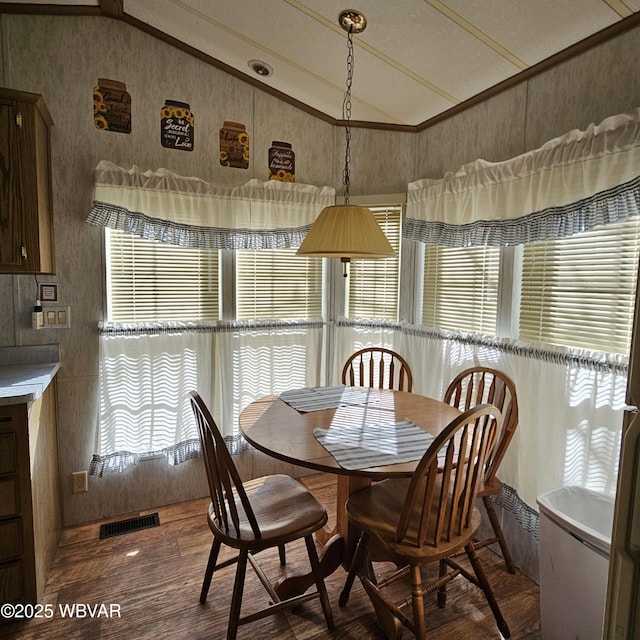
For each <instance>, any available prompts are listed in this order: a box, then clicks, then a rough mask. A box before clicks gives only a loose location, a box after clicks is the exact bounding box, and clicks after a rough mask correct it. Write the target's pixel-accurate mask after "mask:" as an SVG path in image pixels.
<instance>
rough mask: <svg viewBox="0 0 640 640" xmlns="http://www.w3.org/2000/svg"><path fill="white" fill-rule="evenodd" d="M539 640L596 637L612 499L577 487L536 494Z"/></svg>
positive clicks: (601, 616) (596, 639)
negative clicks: (538, 540)
mask: <svg viewBox="0 0 640 640" xmlns="http://www.w3.org/2000/svg"><path fill="white" fill-rule="evenodd" d="M538 506H539V508H540V625H541V638H542V640H601V639H602V628H603V622H604V612H605V601H606V593H607V576H608V572H609V549H610V544H611V526H612V522H613V507H614V498H613V497H612V496H609V495H606V494H603V493H599V492H595V491H590V490H589V489H584V488H582V487H562V488H560V489H554V490H552V491H548V492H547V493H544V494H542V495H541V496H540V497H539V498H538Z"/></svg>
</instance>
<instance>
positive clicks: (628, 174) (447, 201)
mask: <svg viewBox="0 0 640 640" xmlns="http://www.w3.org/2000/svg"><path fill="white" fill-rule="evenodd" d="M639 176H640V108H638V109H634V110H632V111H630V112H628V113H625V114H621V115H617V116H612V117H610V118H607V119H606V120H603V121H602V123H600V124H599V125H594V124H592V125H590V126H589V127H588V128H587V129H585V130H584V131H580V130H577V129H576V130H574V131H571V132H569V133H567V134H566V135H564V136H561V137H558V138H555V139H553V140H550V141H549V142H547V143H546V144H544V145H543V146H542V147H540V148H539V149H536V150H533V151H530V152H528V153H525V154H522V155H520V156H517V157H515V158H512V159H510V160H507V161H504V162H497V163H491V162H487V161H486V160H476V161H475V162H472V163H470V164H467V165H464V166H463V167H462V168H461V169H460V170H459V171H458V172H456V173H448V174H447V175H445V177H444V178H443V179H441V180H432V179H424V180H419V181H417V182H413V183H410V184H409V186H408V193H407V215H406V224H405V231H404V235H405V237H407V238H411V239H414V240H420V241H422V242H434V239H437V241H438V242H439V243H440V244H446V245H449V246H470V245H471V244H494V245H498V244H515V243H519V242H523V241H526V242H530V241H532V240H543V239H548V238H550V237H559V234H564V235H571V234H573V233H577V232H580V231H585V230H587V229H588V228H590V227H589V225H596V224H602V223H605V224H606V223H608V222H618V221H620V220H621V219H624V218H625V217H628V216H629V215H633V213H632V212H633V211H634V208H633V206H632V204H631V203H630V202H628V200H629V199H631V200H635V201H636V203H637V200H638V197H639V196H638V191H639V189H640V187H639V183H638V180H637V178H638V177H639ZM620 185H626V186H623V187H621V186H620ZM517 226H525V227H528V228H527V229H526V230H524V231H523V230H520V231H518V232H516V230H515V229H516V227H517ZM456 227H458V228H459V229H458V231H455V228H456ZM460 229H462V231H460Z"/></svg>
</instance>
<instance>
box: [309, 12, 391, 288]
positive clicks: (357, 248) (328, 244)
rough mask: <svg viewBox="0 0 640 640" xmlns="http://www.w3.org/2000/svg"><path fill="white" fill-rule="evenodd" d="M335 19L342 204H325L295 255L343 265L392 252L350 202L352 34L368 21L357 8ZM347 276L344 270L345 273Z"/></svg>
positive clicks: (371, 218) (362, 210)
mask: <svg viewBox="0 0 640 640" xmlns="http://www.w3.org/2000/svg"><path fill="white" fill-rule="evenodd" d="M338 22H339V24H340V26H341V27H342V28H343V29H344V30H345V31H346V32H347V34H348V35H347V89H346V92H345V96H344V101H343V103H342V117H343V119H344V120H346V125H345V137H346V149H345V155H344V171H343V174H342V184H343V185H344V204H343V205H334V206H331V207H325V208H324V209H323V210H322V211H321V212H320V215H319V216H318V218H317V219H316V221H315V222H314V223H313V226H312V227H311V229H310V230H309V233H307V236H306V237H305V239H304V241H303V242H302V244H301V245H300V248H299V249H298V251H297V255H299V256H306V257H313V258H340V260H341V261H342V262H343V263H344V264H345V265H346V263H348V262H350V261H351V260H352V259H354V258H366V259H371V258H389V257H393V256H395V252H394V250H393V247H392V246H391V244H389V241H388V240H387V237H386V236H385V235H384V233H383V231H382V229H381V228H380V225H379V224H378V223H377V222H376V219H375V218H374V216H373V213H371V210H370V209H367V208H366V207H359V206H354V205H352V204H350V203H349V187H350V177H351V176H350V170H349V159H350V157H351V125H350V121H351V84H352V82H353V37H352V36H353V34H354V33H361V32H362V31H364V29H365V28H366V26H367V20H366V18H365V17H364V15H362V14H361V13H360V12H358V11H354V10H353V9H347V10H345V11H343V12H342V13H341V14H340V16H339V18H338ZM344 275H345V276H346V275H347V273H346V270H345V272H344Z"/></svg>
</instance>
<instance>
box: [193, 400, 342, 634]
mask: <svg viewBox="0 0 640 640" xmlns="http://www.w3.org/2000/svg"><path fill="white" fill-rule="evenodd" d="M191 406H192V408H193V412H194V414H195V417H196V423H197V425H198V432H199V435H200V443H201V445H202V454H203V457H204V462H205V467H206V472H207V480H208V482H209V491H210V493H211V504H210V505H209V510H208V522H209V528H210V529H211V532H212V533H213V543H212V545H211V552H210V554H209V561H208V563H207V568H206V571H205V575H204V581H203V583H202V591H201V593H200V602H202V603H204V602H205V600H206V598H207V594H208V592H209V587H210V585H211V579H212V578H213V574H214V572H215V571H217V570H218V569H222V568H223V567H227V566H229V565H231V564H233V563H236V562H237V565H238V566H237V568H236V576H235V582H234V586H233V596H232V598H231V608H230V611H229V623H228V626H227V640H234V639H235V637H236V634H237V631H238V627H239V626H240V625H243V624H247V623H249V622H254V621H256V620H260V619H261V618H264V617H266V616H269V615H272V614H274V613H277V612H279V611H282V610H283V609H285V608H291V607H293V606H296V605H299V604H301V603H303V602H306V601H308V600H311V599H313V598H319V599H320V603H321V605H322V611H323V613H324V618H325V621H326V623H327V627H328V628H329V629H333V628H334V623H333V616H332V613H331V606H330V604H329V597H328V595H327V590H326V587H325V584H324V580H323V578H322V575H321V571H320V564H319V560H318V554H317V551H316V547H315V544H314V541H313V533H314V532H315V531H317V530H318V529H320V528H322V527H323V526H324V525H325V523H326V522H327V512H326V510H325V508H324V507H323V506H322V505H321V504H320V503H319V502H318V501H317V500H316V499H315V497H314V496H313V495H312V494H311V493H310V492H309V491H308V490H307V489H306V488H305V487H304V486H303V485H302V484H301V483H300V482H298V481H297V480H295V479H294V478H291V477H290V476H287V475H272V476H265V477H262V478H256V479H255V480H250V481H248V482H245V483H243V482H242V481H241V479H240V476H239V475H238V471H237V469H236V467H235V465H234V463H233V460H232V458H231V454H230V453H229V451H228V449H227V447H226V444H225V442H224V439H223V437H222V434H221V433H220V431H219V430H218V427H217V425H216V423H215V422H214V420H213V418H212V416H211V413H210V412H209V409H208V408H207V406H206V404H205V403H204V401H203V400H202V398H201V397H200V396H199V395H198V393H197V392H195V391H192V392H191ZM301 538H304V541H305V543H306V546H307V552H308V555H309V562H310V563H311V570H312V573H313V577H314V580H315V585H316V590H314V591H313V592H311V593H303V594H302V595H298V596H295V597H288V598H285V599H281V598H280V597H279V595H278V593H277V586H276V587H274V586H273V585H272V584H271V583H270V581H269V579H268V578H267V576H266V574H265V573H264V571H263V570H262V569H261V568H260V566H259V565H258V563H257V561H256V559H255V558H254V557H253V554H255V553H257V552H259V551H263V550H265V549H269V548H274V547H278V548H279V549H280V562H281V564H284V561H285V557H284V545H285V544H287V543H289V542H292V541H294V540H299V539H301ZM223 544H224V545H227V546H228V547H232V548H233V549H237V551H238V555H237V556H235V557H233V558H231V559H229V560H226V561H224V562H221V563H218V553H219V551H220V548H221V546H222V545H223ZM247 561H249V563H250V564H251V566H252V567H253V569H254V570H255V572H256V575H257V576H258V578H259V580H260V582H261V583H262V585H263V586H264V588H265V589H266V591H267V593H268V595H269V599H270V601H271V602H270V603H269V605H268V606H266V607H265V608H263V609H261V610H260V611H258V612H256V613H252V614H250V615H247V616H244V617H241V616H240V609H241V605H242V593H243V589H244V581H245V574H246V568H247ZM257 632H258V633H259V630H257Z"/></svg>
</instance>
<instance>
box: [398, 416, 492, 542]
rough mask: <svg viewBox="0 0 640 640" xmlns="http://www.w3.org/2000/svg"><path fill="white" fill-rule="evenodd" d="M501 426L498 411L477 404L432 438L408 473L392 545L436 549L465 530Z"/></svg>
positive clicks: (469, 524) (469, 522)
mask: <svg viewBox="0 0 640 640" xmlns="http://www.w3.org/2000/svg"><path fill="white" fill-rule="evenodd" d="M501 425H502V415H501V414H500V411H499V410H498V409H497V408H496V407H495V406H493V405H491V404H482V405H480V406H477V407H474V408H472V409H469V410H467V411H465V412H464V413H463V414H461V415H460V416H458V417H457V418H455V419H454V420H452V421H451V423H450V424H449V425H448V426H447V428H446V429H445V430H443V431H442V432H441V433H440V435H438V437H437V438H436V439H435V440H434V441H433V443H432V444H431V446H430V447H429V448H428V449H427V451H426V453H425V454H424V456H423V457H422V459H421V461H420V463H419V464H418V466H417V468H416V470H415V472H414V473H413V476H412V479H411V482H410V484H409V489H408V491H407V494H406V498H405V502H404V505H403V508H402V512H401V515H400V519H399V521H398V525H397V529H396V542H398V543H404V544H412V545H414V546H416V547H422V546H423V545H429V546H433V547H437V546H438V544H439V542H440V541H447V542H448V541H452V540H453V539H454V538H456V537H458V536H462V535H463V534H464V533H465V532H466V531H468V529H469V527H470V526H471V524H472V521H471V518H472V515H473V509H474V503H475V499H476V497H477V495H478V492H479V491H480V488H481V487H482V479H483V475H484V468H485V465H486V464H487V459H488V457H489V456H490V455H491V452H492V451H493V448H494V447H495V444H496V439H497V436H498V433H499V430H500V427H501ZM460 460H463V461H464V463H463V464H462V465H461V464H460Z"/></svg>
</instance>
